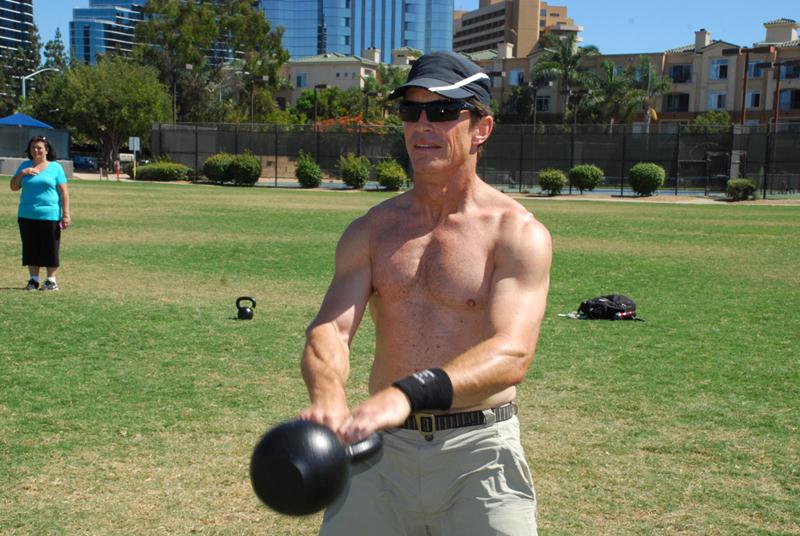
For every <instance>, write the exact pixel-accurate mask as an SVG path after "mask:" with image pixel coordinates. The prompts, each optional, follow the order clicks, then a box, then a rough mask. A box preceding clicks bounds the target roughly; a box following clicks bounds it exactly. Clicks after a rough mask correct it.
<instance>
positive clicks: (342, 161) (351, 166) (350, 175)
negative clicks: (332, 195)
mask: <svg viewBox="0 0 800 536" xmlns="http://www.w3.org/2000/svg"><path fill="white" fill-rule="evenodd" d="M339 171H340V172H341V175H342V182H344V183H345V184H346V185H348V186H349V187H350V188H356V189H361V188H363V187H364V184H366V182H367V180H368V179H369V174H370V172H371V171H372V164H371V163H370V161H369V158H367V157H366V156H356V155H354V154H353V153H347V154H346V155H340V156H339Z"/></svg>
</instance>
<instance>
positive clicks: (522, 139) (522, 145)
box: [519, 125, 525, 193]
mask: <svg viewBox="0 0 800 536" xmlns="http://www.w3.org/2000/svg"><path fill="white" fill-rule="evenodd" d="M520 128H521V129H522V132H520V135H519V193H522V152H523V151H524V150H525V126H524V125H523V126H522V127H520Z"/></svg>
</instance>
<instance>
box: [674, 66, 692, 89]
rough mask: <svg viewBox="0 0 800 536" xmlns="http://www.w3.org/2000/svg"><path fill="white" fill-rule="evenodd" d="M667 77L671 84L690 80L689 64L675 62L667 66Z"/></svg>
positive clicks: (690, 70) (690, 67)
mask: <svg viewBox="0 0 800 536" xmlns="http://www.w3.org/2000/svg"><path fill="white" fill-rule="evenodd" d="M669 77H670V78H671V79H672V83H673V84H685V83H687V82H691V81H692V66H691V65H689V64H676V65H670V66H669Z"/></svg>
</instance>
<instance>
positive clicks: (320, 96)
mask: <svg viewBox="0 0 800 536" xmlns="http://www.w3.org/2000/svg"><path fill="white" fill-rule="evenodd" d="M363 106H364V94H363V93H362V92H361V90H360V89H359V88H357V87H351V88H348V89H345V90H342V89H339V88H338V87H330V88H327V89H318V90H317V121H322V120H324V119H333V118H351V119H352V120H353V121H354V122H355V121H358V120H359V119H361V115H362V114H363V111H364V110H363ZM295 109H296V110H297V114H298V116H299V117H301V118H305V121H304V122H308V121H313V120H314V91H313V90H310V89H306V90H304V91H303V92H302V93H301V94H300V97H298V98H297V102H296V103H295Z"/></svg>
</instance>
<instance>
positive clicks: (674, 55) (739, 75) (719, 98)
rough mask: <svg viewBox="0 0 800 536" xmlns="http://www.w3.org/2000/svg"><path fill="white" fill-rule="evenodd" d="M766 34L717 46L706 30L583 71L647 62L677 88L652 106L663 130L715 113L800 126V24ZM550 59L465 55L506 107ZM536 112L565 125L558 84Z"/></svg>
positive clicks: (541, 96) (777, 24)
mask: <svg viewBox="0 0 800 536" xmlns="http://www.w3.org/2000/svg"><path fill="white" fill-rule="evenodd" d="M763 26H764V29H765V37H764V40H763V41H759V42H756V43H753V44H752V45H751V46H741V45H739V44H735V43H730V42H727V41H724V40H715V39H712V36H711V32H710V31H708V30H706V29H700V30H698V31H696V32H695V35H694V40H693V42H690V43H688V44H686V45H683V46H679V47H675V48H672V49H669V50H665V51H663V52H642V53H629V54H603V55H598V56H593V57H590V58H588V59H587V60H586V61H585V63H584V67H586V68H587V69H589V70H592V71H594V72H596V73H597V74H598V75H600V74H601V72H602V71H601V66H602V63H603V62H604V61H609V62H611V63H613V64H614V65H615V69H616V70H617V71H618V72H621V71H624V70H625V69H626V68H627V67H628V66H630V65H633V64H636V63H638V62H639V61H640V59H641V58H642V57H648V58H649V59H650V61H651V63H652V65H653V66H654V67H655V70H656V72H657V73H658V74H659V75H661V76H664V77H668V78H669V79H670V80H671V81H672V87H671V88H670V89H669V90H668V91H666V92H665V93H664V94H662V95H660V96H658V97H657V98H656V99H655V101H654V103H652V104H653V110H654V111H655V116H656V119H657V121H658V122H660V123H688V122H690V121H691V120H692V119H693V118H694V117H695V116H696V115H698V114H701V113H705V112H708V111H711V110H727V111H728V112H729V113H730V114H731V116H732V118H733V120H734V122H741V120H742V113H743V112H744V118H745V123H746V124H750V125H754V124H765V123H767V122H770V121H774V120H775V118H776V117H777V119H778V120H780V121H788V122H800V38H799V37H798V29H800V24H798V23H797V22H796V21H795V20H792V19H778V20H773V21H768V22H765V23H764V24H763ZM544 53H545V52H544V51H543V50H541V49H538V50H534V51H533V52H531V53H530V54H528V55H527V56H526V57H525V58H517V57H514V55H513V54H512V53H511V52H510V51H509V49H508V44H507V43H501V44H500V45H499V46H498V47H496V48H495V49H491V50H482V51H479V52H473V53H469V54H467V55H468V56H469V57H470V58H472V59H473V61H475V62H476V63H478V64H479V65H481V67H482V68H483V69H484V70H485V71H486V72H487V73H490V75H491V77H492V85H493V89H492V92H493V95H492V96H493V97H494V98H495V99H496V100H497V101H498V102H505V101H506V100H507V99H508V95H509V94H510V92H511V90H512V89H513V87H514V86H516V85H521V84H525V83H526V82H525V81H526V78H528V77H529V73H530V72H531V70H532V69H533V67H534V65H535V64H536V63H537V62H538V61H539V59H540V58H541V57H542V54H544ZM776 102H777V103H778V106H777V107H776V106H775V103H776ZM743 103H744V107H743V106H742V104H743ZM536 108H537V113H538V114H539V116H538V118H539V120H542V121H560V120H561V118H562V117H563V114H564V98H563V95H562V94H561V88H560V87H559V86H558V83H557V82H554V84H553V85H552V86H545V87H543V88H538V89H537V95H536ZM641 119H642V120H643V119H644V111H643V113H642V118H641Z"/></svg>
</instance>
